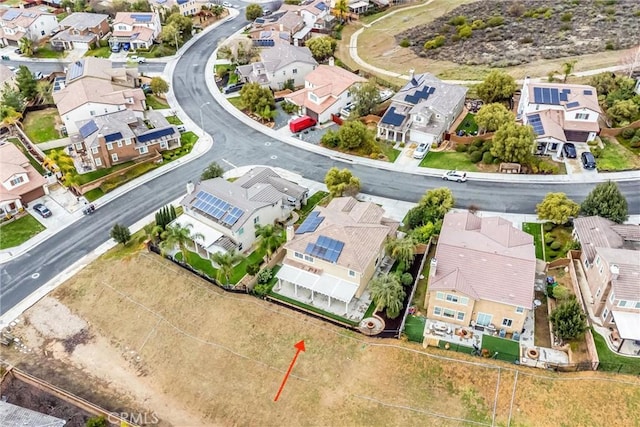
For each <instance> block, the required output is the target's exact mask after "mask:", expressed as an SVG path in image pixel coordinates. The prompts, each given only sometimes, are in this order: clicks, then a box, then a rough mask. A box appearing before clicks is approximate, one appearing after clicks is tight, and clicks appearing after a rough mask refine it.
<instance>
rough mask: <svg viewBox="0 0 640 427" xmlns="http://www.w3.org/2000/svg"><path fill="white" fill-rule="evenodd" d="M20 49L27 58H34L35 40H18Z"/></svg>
mask: <svg viewBox="0 0 640 427" xmlns="http://www.w3.org/2000/svg"><path fill="white" fill-rule="evenodd" d="M18 47H19V48H20V50H21V51H22V53H23V54H24V55H25V56H33V40H31V39H30V38H29V37H22V38H21V39H20V40H18Z"/></svg>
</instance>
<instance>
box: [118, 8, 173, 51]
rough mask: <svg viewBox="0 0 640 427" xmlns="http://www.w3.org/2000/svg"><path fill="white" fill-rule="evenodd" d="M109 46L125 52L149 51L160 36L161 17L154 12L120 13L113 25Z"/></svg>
mask: <svg viewBox="0 0 640 427" xmlns="http://www.w3.org/2000/svg"><path fill="white" fill-rule="evenodd" d="M111 26H112V27H113V34H112V35H111V39H110V40H109V44H110V45H111V46H114V45H115V44H116V43H119V44H121V45H122V46H123V48H124V49H125V50H129V49H131V50H136V49H149V48H151V46H152V45H153V42H154V41H155V40H156V39H157V38H158V36H159V35H160V30H161V24H160V15H159V14H157V13H154V12H118V13H116V17H115V18H114V20H113V23H112V24H111Z"/></svg>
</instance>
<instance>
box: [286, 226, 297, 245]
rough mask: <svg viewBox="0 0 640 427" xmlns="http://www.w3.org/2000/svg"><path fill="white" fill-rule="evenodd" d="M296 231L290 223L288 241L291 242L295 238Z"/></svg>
mask: <svg viewBox="0 0 640 427" xmlns="http://www.w3.org/2000/svg"><path fill="white" fill-rule="evenodd" d="M294 234H295V233H294V231H293V225H290V226H288V227H287V242H290V241H292V240H293V235H294Z"/></svg>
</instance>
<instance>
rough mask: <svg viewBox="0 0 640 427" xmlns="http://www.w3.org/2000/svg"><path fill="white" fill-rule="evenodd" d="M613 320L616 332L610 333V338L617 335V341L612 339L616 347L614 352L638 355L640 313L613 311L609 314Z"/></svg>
mask: <svg viewBox="0 0 640 427" xmlns="http://www.w3.org/2000/svg"><path fill="white" fill-rule="evenodd" d="M611 314H612V315H613V319H614V320H615V328H616V329H617V334H615V332H616V331H613V332H612V334H611V335H612V338H614V337H615V335H618V336H617V337H615V338H617V340H616V339H613V343H614V345H617V349H616V351H618V353H623V354H633V355H640V313H631V312H626V311H618V310H613V311H612V312H611Z"/></svg>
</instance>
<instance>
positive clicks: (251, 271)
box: [247, 262, 260, 276]
mask: <svg viewBox="0 0 640 427" xmlns="http://www.w3.org/2000/svg"><path fill="white" fill-rule="evenodd" d="M259 272H260V263H258V262H254V263H253V264H249V265H247V274H248V275H249V276H255V275H256V274H258V273H259Z"/></svg>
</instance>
